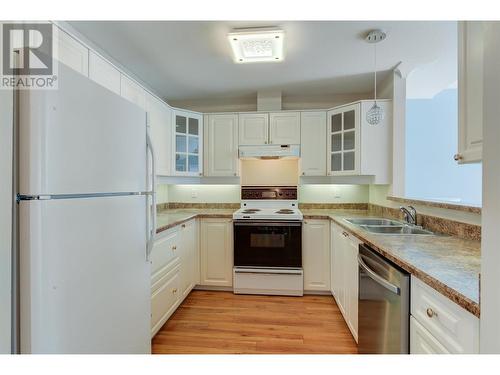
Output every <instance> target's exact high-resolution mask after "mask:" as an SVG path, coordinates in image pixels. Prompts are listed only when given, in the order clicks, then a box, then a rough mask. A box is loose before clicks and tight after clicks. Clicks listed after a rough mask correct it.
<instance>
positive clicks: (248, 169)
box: [240, 159, 299, 186]
mask: <svg viewBox="0 0 500 375" xmlns="http://www.w3.org/2000/svg"><path fill="white" fill-rule="evenodd" d="M240 172H241V184H242V185H243V186H265V185H271V186H295V185H298V183H299V161H298V159H276V160H257V159H248V160H241V162H240Z"/></svg>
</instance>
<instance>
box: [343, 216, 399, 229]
mask: <svg viewBox="0 0 500 375" xmlns="http://www.w3.org/2000/svg"><path fill="white" fill-rule="evenodd" d="M344 220H345V221H347V222H349V223H351V224H354V225H383V226H398V227H401V226H403V223H400V222H399V221H395V220H389V219H383V218H360V219H358V218H352V219H344Z"/></svg>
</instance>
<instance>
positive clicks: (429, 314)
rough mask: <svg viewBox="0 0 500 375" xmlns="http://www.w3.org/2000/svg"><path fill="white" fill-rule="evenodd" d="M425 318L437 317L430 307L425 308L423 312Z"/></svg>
mask: <svg viewBox="0 0 500 375" xmlns="http://www.w3.org/2000/svg"><path fill="white" fill-rule="evenodd" d="M425 312H426V314H427V316H428V317H429V318H432V317H433V316H437V312H435V311H434V310H433V309H431V308H430V307H428V308H427V310H425Z"/></svg>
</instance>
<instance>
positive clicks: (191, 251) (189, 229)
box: [180, 219, 199, 299]
mask: <svg viewBox="0 0 500 375" xmlns="http://www.w3.org/2000/svg"><path fill="white" fill-rule="evenodd" d="M197 233H198V226H197V221H196V220H195V219H193V220H190V221H188V222H186V223H184V224H181V231H180V253H181V256H180V258H181V296H182V298H183V299H184V298H185V297H186V296H187V295H188V294H189V292H191V290H193V288H194V287H195V285H196V283H197V282H198V279H199V277H198V276H197V273H198V272H197V269H198V261H197V258H198V241H197V238H198V235H197Z"/></svg>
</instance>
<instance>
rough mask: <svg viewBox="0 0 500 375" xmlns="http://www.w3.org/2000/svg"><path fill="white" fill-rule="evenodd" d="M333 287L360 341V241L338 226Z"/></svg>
mask: <svg viewBox="0 0 500 375" xmlns="http://www.w3.org/2000/svg"><path fill="white" fill-rule="evenodd" d="M331 235H332V238H331V249H332V260H331V262H332V277H331V280H332V286H331V290H332V293H333V295H334V297H335V300H336V301H337V305H338V306H339V309H340V312H341V313H342V315H343V316H344V320H345V321H346V323H347V326H348V327H349V329H350V331H351V333H352V335H353V337H354V339H355V340H356V342H357V341H358V275H359V273H358V246H359V244H360V241H359V240H358V239H356V238H355V237H353V236H351V235H350V234H349V233H347V232H346V231H344V230H343V229H342V228H341V227H340V226H338V225H337V224H334V223H332V228H331Z"/></svg>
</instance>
